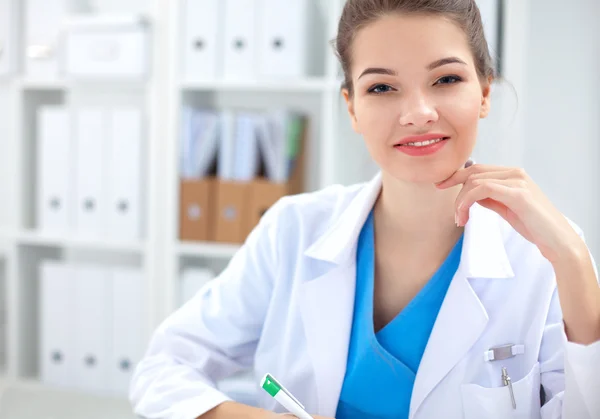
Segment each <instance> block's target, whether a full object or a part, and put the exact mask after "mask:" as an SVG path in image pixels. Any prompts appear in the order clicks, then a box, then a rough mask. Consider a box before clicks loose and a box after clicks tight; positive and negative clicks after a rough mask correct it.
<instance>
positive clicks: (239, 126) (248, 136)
mask: <svg viewBox="0 0 600 419" xmlns="http://www.w3.org/2000/svg"><path fill="white" fill-rule="evenodd" d="M257 122H258V119H257V116H256V115H254V114H251V113H247V112H241V113H239V114H238V115H237V117H236V124H235V125H236V129H235V147H234V165H233V169H234V171H233V177H234V179H235V180H236V181H239V182H250V181H251V180H252V179H254V177H256V175H257V174H258V168H259V164H260V159H259V157H260V156H259V147H258V137H257V128H256V124H257Z"/></svg>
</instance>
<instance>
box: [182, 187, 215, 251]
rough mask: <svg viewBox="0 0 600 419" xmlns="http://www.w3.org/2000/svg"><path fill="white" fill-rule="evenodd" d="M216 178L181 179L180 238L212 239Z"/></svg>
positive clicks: (189, 239) (192, 239)
mask: <svg viewBox="0 0 600 419" xmlns="http://www.w3.org/2000/svg"><path fill="white" fill-rule="evenodd" d="M214 183H215V181H214V179H212V178H205V179H181V180H180V195H179V201H180V202H179V239H180V240H186V241H205V240H211V239H212V234H211V229H212V226H213V225H214V222H213V220H212V216H213V214H212V212H213V211H212V210H211V197H212V196H214V192H213V191H214Z"/></svg>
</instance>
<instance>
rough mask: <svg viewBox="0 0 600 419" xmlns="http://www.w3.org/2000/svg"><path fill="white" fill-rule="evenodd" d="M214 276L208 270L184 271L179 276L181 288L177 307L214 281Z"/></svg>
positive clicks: (213, 273)
mask: <svg viewBox="0 0 600 419" xmlns="http://www.w3.org/2000/svg"><path fill="white" fill-rule="evenodd" d="M215 277H216V274H215V272H213V271H212V270H211V269H208V268H194V269H186V270H185V271H183V273H182V275H181V287H180V293H179V305H180V306H181V305H183V304H185V303H186V302H188V301H189V300H191V299H192V298H193V297H194V296H195V295H196V293H197V292H198V291H199V290H200V289H201V288H202V287H204V286H205V285H206V284H208V283H209V282H210V281H212V280H213V279H215Z"/></svg>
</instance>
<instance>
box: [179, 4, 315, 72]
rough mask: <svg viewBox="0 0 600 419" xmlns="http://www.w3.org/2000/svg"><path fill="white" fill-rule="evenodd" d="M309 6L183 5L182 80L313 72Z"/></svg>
mask: <svg viewBox="0 0 600 419" xmlns="http://www.w3.org/2000/svg"><path fill="white" fill-rule="evenodd" d="M312 6H313V2H312V1H311V0H285V1H283V0H183V2H182V7H183V11H182V17H183V25H182V31H183V33H182V36H181V39H182V44H183V45H182V48H181V54H182V57H181V59H182V69H183V77H184V79H185V80H188V81H196V80H211V79H215V78H224V79H254V78H261V77H262V78H267V77H268V78H273V77H275V78H286V77H287V78H300V77H304V76H307V75H309V74H310V73H314V65H315V61H316V60H314V57H312V56H310V53H311V51H314V50H316V49H315V48H311V45H312V42H313V39H311V38H312V36H313V34H314V33H315V30H314V29H311V24H312V25H314V24H315V22H314V21H313V19H314V16H318V14H317V13H311V7H312Z"/></svg>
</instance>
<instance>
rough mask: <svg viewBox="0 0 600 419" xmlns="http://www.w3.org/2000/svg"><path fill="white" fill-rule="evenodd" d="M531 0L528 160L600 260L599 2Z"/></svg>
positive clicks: (529, 168)
mask: <svg viewBox="0 0 600 419" xmlns="http://www.w3.org/2000/svg"><path fill="white" fill-rule="evenodd" d="M530 1H531V9H530V13H529V19H530V26H529V29H530V36H529V40H528V45H529V57H528V62H527V64H528V65H527V76H526V91H525V92H524V95H525V98H526V99H525V100H526V103H525V109H524V128H525V131H524V132H525V136H524V137H523V138H524V143H523V147H522V152H523V160H524V165H525V168H526V169H527V171H528V173H529V174H530V175H531V176H532V177H533V178H534V180H536V181H537V183H538V184H539V185H540V186H541V187H542V189H543V190H544V191H545V192H546V194H548V195H549V196H550V198H551V199H552V200H553V202H554V203H555V204H556V205H557V206H558V208H559V209H560V210H562V211H563V212H564V213H565V214H566V215H567V216H568V217H570V218H571V219H572V220H574V221H575V222H576V223H577V224H579V225H580V226H581V227H582V228H583V229H584V232H585V234H586V238H587V241H588V244H589V246H590V247H591V249H592V253H593V254H594V255H595V257H596V259H597V261H599V262H600V218H599V217H598V210H599V209H600V168H599V164H598V163H599V157H600V144H599V143H600V25H599V22H600V1H598V0H569V1H568V2H566V1H564V0H530Z"/></svg>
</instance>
